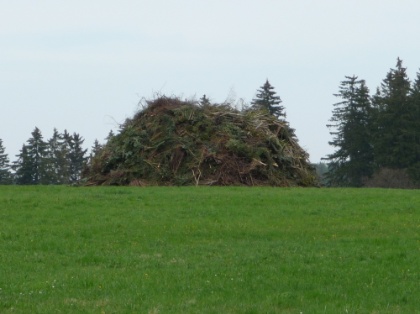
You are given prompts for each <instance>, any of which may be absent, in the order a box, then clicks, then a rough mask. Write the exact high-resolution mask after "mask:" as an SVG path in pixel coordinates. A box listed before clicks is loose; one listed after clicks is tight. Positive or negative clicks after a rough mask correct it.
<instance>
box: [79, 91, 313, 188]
mask: <svg viewBox="0 0 420 314" xmlns="http://www.w3.org/2000/svg"><path fill="white" fill-rule="evenodd" d="M84 176H85V181H86V182H87V184H92V185H139V186H143V185H144V186H145V185H249V186H253V185H272V186H313V185H315V184H316V179H315V173H314V170H313V169H312V167H311V166H310V164H309V161H308V154H307V153H306V152H305V151H304V150H303V149H302V148H301V147H300V146H299V145H298V143H297V139H296V137H295V135H294V133H293V130H292V129H291V128H290V127H289V126H288V125H287V123H285V122H283V121H280V120H277V119H276V118H275V117H273V116H271V115H269V114H267V113H265V112H262V111H258V110H243V111H238V110H236V109H233V108H232V107H231V106H229V105H211V104H204V105H200V104H197V103H194V102H188V101H181V100H179V99H176V98H166V97H161V98H158V99H156V100H154V101H150V102H148V103H147V106H146V108H145V109H143V110H142V111H140V112H138V113H137V114H136V115H135V116H134V117H133V118H132V119H128V120H127V121H126V122H125V123H124V124H123V125H122V126H121V130H120V133H119V134H118V135H115V136H114V137H112V138H111V139H110V140H109V141H108V143H107V144H106V145H105V146H104V147H103V149H102V150H101V151H100V152H99V153H98V154H97V155H96V156H94V157H93V159H92V160H91V162H90V165H89V167H88V168H87V169H86V171H85V173H84Z"/></svg>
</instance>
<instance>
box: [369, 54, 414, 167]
mask: <svg viewBox="0 0 420 314" xmlns="http://www.w3.org/2000/svg"><path fill="white" fill-rule="evenodd" d="M410 88H411V83H410V80H409V78H408V76H407V73H406V68H404V67H403V66H402V60H401V59H399V58H398V60H397V65H396V68H395V69H391V70H390V71H389V72H388V73H387V75H386V78H385V79H384V80H383V82H382V84H381V88H380V89H379V90H378V92H377V94H376V95H375V97H374V106H375V110H376V112H375V123H374V125H375V136H374V138H375V141H374V148H375V162H376V164H377V167H378V168H394V169H402V168H407V167H409V166H410V165H411V164H413V163H414V162H415V161H416V158H417V157H416V148H415V147H416V145H415V141H416V131H415V130H414V129H413V124H415V116H414V115H413V113H414V112H413V102H412V101H410Z"/></svg>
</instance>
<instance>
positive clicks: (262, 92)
mask: <svg viewBox="0 0 420 314" xmlns="http://www.w3.org/2000/svg"><path fill="white" fill-rule="evenodd" d="M281 103H282V100H281V99H280V96H276V92H275V91H274V87H273V86H271V84H270V82H269V81H268V79H267V80H266V82H265V83H264V85H263V86H261V88H260V89H259V90H258V91H257V95H256V98H255V99H253V100H252V102H251V105H252V108H254V109H263V110H268V112H269V113H270V114H272V115H273V116H275V117H277V118H280V117H282V118H286V113H285V112H284V107H283V106H282V105H281Z"/></svg>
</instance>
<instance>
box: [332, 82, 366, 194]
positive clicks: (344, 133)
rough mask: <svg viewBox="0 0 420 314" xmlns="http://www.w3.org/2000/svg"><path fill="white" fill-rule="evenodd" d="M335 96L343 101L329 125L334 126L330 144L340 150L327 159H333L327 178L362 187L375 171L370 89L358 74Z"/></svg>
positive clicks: (336, 183) (335, 109)
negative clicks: (365, 179)
mask: <svg viewBox="0 0 420 314" xmlns="http://www.w3.org/2000/svg"><path fill="white" fill-rule="evenodd" d="M334 96H336V97H338V98H340V99H341V101H340V102H338V103H336V104H334V110H333V115H332V118H331V119H330V122H332V123H331V124H329V125H327V127H328V128H331V129H333V131H331V132H330V134H331V135H332V136H333V140H332V141H331V142H329V144H330V145H331V146H333V147H335V148H336V149H337V150H336V151H335V152H334V153H333V154H330V155H328V157H327V158H325V159H326V160H329V161H330V164H329V171H328V173H327V175H326V177H327V179H328V180H329V181H330V184H332V185H339V186H361V185H362V182H363V179H364V178H367V177H369V176H371V175H372V172H373V149H372V144H371V127H370V125H371V103H370V97H369V89H368V88H367V86H366V84H365V81H364V80H358V78H357V76H351V77H350V76H346V77H345V80H344V81H342V82H341V85H340V88H339V93H338V94H335V95H334Z"/></svg>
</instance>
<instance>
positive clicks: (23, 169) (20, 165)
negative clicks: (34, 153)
mask: <svg viewBox="0 0 420 314" xmlns="http://www.w3.org/2000/svg"><path fill="white" fill-rule="evenodd" d="M16 157H18V159H17V160H16V161H14V162H13V165H12V169H13V170H14V171H15V182H16V184H19V185H29V184H35V182H34V165H33V159H32V158H31V156H29V153H28V147H27V146H26V145H22V149H21V150H20V153H19V155H17V156H16Z"/></svg>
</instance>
